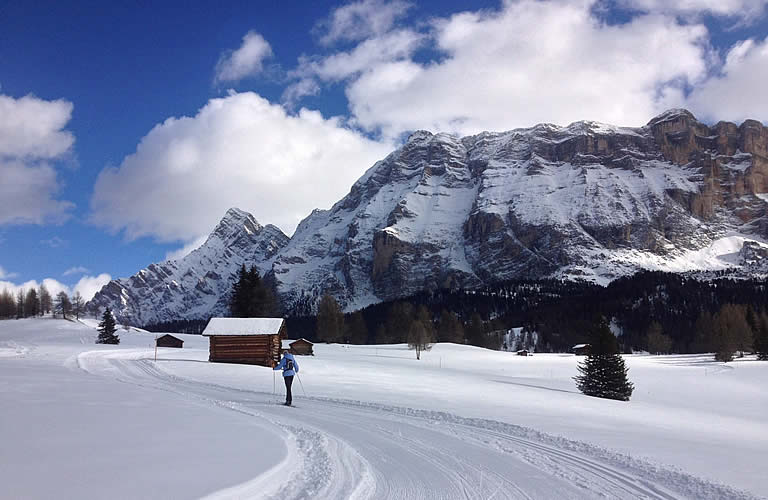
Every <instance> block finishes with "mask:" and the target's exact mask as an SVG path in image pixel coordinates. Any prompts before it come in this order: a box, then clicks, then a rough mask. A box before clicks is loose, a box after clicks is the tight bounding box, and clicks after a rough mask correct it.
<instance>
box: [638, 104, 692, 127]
mask: <svg viewBox="0 0 768 500" xmlns="http://www.w3.org/2000/svg"><path fill="white" fill-rule="evenodd" d="M680 118H682V119H684V120H688V121H693V122H697V121H698V120H697V119H696V117H695V116H694V115H693V113H691V112H690V111H688V110H687V109H683V108H672V109H668V110H666V111H664V112H663V113H661V114H660V115H658V116H655V117H653V118H652V119H651V121H649V122H648V125H649V126H650V125H656V124H659V123H663V122H668V121H673V120H677V119H680Z"/></svg>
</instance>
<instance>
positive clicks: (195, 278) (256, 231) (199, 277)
mask: <svg viewBox="0 0 768 500" xmlns="http://www.w3.org/2000/svg"><path fill="white" fill-rule="evenodd" d="M287 242H288V237H287V236H286V235H285V234H283V232H282V231H281V230H280V229H278V228H277V227H275V226H273V225H271V224H268V225H266V226H262V225H260V224H259V223H258V222H256V219H254V218H253V216H252V215H251V214H249V213H246V212H243V211H242V210H239V209H237V208H232V209H230V210H228V211H227V213H226V215H225V216H224V218H223V219H222V220H221V222H219V224H218V225H217V226H216V228H215V229H214V230H213V232H212V233H211V235H210V236H209V237H208V239H207V240H206V241H205V243H203V245H202V246H200V247H199V248H197V249H196V250H194V251H192V252H191V253H190V254H189V255H187V256H186V257H184V258H182V259H179V260H168V261H165V262H162V263H160V264H151V265H150V266H149V267H147V268H146V269H142V270H141V271H139V272H138V273H137V274H135V275H133V276H131V277H130V278H126V279H117V280H112V281H110V282H109V283H108V284H107V285H105V286H104V287H103V288H102V289H101V290H100V291H99V292H98V293H97V294H96V295H95V296H94V297H93V299H92V300H91V301H90V303H89V304H91V305H95V306H98V307H100V308H104V307H107V306H108V307H111V308H112V310H113V311H114V313H115V316H116V317H117V318H118V319H119V320H120V321H121V322H125V323H129V324H133V325H146V324H149V323H154V322H159V321H169V320H173V319H193V318H207V317H209V316H211V315H222V314H226V313H227V312H228V300H229V293H230V291H231V289H232V285H233V283H234V282H235V278H236V273H237V270H238V269H239V268H240V266H241V265H243V264H245V265H246V266H252V265H258V264H261V263H262V262H264V261H266V260H268V259H269V258H271V257H272V256H273V255H275V254H276V253H277V252H278V251H279V250H280V249H281V248H283V247H284V246H285V245H286V243H287Z"/></svg>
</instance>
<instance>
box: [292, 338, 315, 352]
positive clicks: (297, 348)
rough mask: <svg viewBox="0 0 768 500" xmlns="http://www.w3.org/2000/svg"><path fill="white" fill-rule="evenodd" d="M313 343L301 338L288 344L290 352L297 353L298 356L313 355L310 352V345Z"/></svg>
mask: <svg viewBox="0 0 768 500" xmlns="http://www.w3.org/2000/svg"><path fill="white" fill-rule="evenodd" d="M313 345H314V344H313V343H312V342H310V341H309V340H307V339H304V338H301V339H299V340H296V341H294V342H291V343H290V344H288V346H289V347H290V349H291V354H298V355H300V356H314V355H315V353H314V352H312V346H313Z"/></svg>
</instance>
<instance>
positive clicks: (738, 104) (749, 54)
mask: <svg viewBox="0 0 768 500" xmlns="http://www.w3.org/2000/svg"><path fill="white" fill-rule="evenodd" d="M766 82H768V38H766V39H765V40H762V41H754V40H745V41H742V42H739V43H737V44H736V45H734V46H733V47H732V48H731V49H730V50H729V51H728V54H727V56H726V58H725V63H724V65H723V67H722V71H721V73H720V74H719V75H717V76H714V77H712V78H710V79H709V80H708V81H706V82H704V83H703V84H701V85H699V86H698V87H696V88H694V89H693V92H692V93H691V95H690V96H689V97H688V100H687V106H688V107H689V108H690V109H691V110H692V111H693V112H694V113H695V114H696V115H697V116H698V117H699V118H700V119H707V120H710V121H719V120H731V121H734V122H740V121H742V120H744V119H747V118H755V119H758V120H761V121H763V122H766V121H768V92H766V91H765V89H766Z"/></svg>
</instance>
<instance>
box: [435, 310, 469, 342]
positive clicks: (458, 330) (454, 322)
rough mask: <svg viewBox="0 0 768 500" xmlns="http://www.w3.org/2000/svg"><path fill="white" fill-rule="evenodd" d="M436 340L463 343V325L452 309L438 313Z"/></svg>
mask: <svg viewBox="0 0 768 500" xmlns="http://www.w3.org/2000/svg"><path fill="white" fill-rule="evenodd" d="M437 340H438V341H439V342H453V343H454V344H463V343H464V326H462V324H461V321H459V318H458V316H456V313H454V312H453V311H446V310H445V309H443V312H442V313H440V321H439V322H438V324H437Z"/></svg>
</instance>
